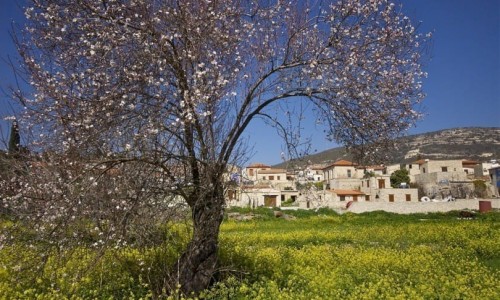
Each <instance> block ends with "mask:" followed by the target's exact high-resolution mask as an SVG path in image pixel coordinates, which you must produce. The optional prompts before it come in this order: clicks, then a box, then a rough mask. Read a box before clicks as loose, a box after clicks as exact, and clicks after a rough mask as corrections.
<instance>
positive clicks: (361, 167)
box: [356, 165, 385, 170]
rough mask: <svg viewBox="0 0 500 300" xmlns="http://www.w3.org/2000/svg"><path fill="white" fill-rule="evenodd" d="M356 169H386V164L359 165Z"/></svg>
mask: <svg viewBox="0 0 500 300" xmlns="http://www.w3.org/2000/svg"><path fill="white" fill-rule="evenodd" d="M356 169H370V170H384V169H385V166H384V165H381V166H357V167H356Z"/></svg>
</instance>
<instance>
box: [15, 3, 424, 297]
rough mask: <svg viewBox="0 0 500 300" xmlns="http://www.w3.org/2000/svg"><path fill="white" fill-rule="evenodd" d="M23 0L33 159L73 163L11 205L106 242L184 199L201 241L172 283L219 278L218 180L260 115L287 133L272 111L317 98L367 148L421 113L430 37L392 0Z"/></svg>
mask: <svg viewBox="0 0 500 300" xmlns="http://www.w3.org/2000/svg"><path fill="white" fill-rule="evenodd" d="M28 2H29V6H28V7H27V8H26V11H25V14H26V18H27V21H26V27H25V29H24V30H23V31H22V32H21V33H19V34H17V35H16V41H17V45H18V49H19V54H20V57H21V61H22V65H23V72H24V76H25V78H26V79H27V81H28V82H29V84H30V86H31V88H32V93H30V94H23V93H21V92H18V93H16V96H17V98H18V100H19V101H21V103H22V104H23V105H24V106H25V107H26V108H27V109H26V110H25V111H26V114H25V115H24V118H23V119H22V122H23V124H24V125H23V126H26V128H28V129H29V130H30V132H31V133H32V139H31V141H32V143H31V145H30V147H31V149H32V151H34V152H32V153H39V154H40V157H43V156H44V155H45V156H48V157H51V159H49V160H48V162H43V159H42V158H39V163H38V166H39V168H51V167H54V166H56V165H61V166H65V165H69V166H71V168H62V169H64V172H55V171H54V172H45V173H44V174H46V176H45V175H44V176H45V178H49V177H50V178H51V179H50V180H48V179H47V180H46V181H45V182H43V184H42V183H39V184H32V185H30V184H28V183H26V184H25V185H24V188H23V190H21V191H20V192H19V193H18V194H16V195H15V196H13V197H10V199H11V201H10V202H9V205H11V206H16V201H15V199H21V198H22V199H24V200H23V202H22V204H19V205H18V206H19V207H29V205H30V204H29V203H32V202H33V203H39V204H38V205H39V206H38V207H39V208H40V210H35V212H34V213H35V214H38V215H42V216H44V217H46V219H47V220H48V221H50V222H52V223H54V224H55V225H54V226H52V227H50V226H49V227H47V226H46V225H45V227H44V228H45V229H46V230H48V229H50V230H52V231H51V233H53V232H57V230H56V229H57V228H65V226H67V224H68V222H70V221H71V220H73V219H78V218H80V217H81V216H82V215H83V216H86V217H89V218H90V220H93V221H94V222H98V223H99V222H100V224H102V225H100V226H101V227H102V228H104V227H106V228H107V229H108V230H111V231H110V232H111V233H109V234H107V235H106V236H107V238H109V239H112V238H114V237H118V236H119V234H118V232H119V230H118V227H119V226H126V225H129V224H133V223H132V220H134V219H135V220H136V221H138V220H141V218H142V219H143V218H148V216H154V215H155V212H156V211H168V208H169V207H170V205H169V204H166V203H165V201H158V199H166V198H168V199H176V200H172V201H173V202H169V203H177V202H178V201H179V199H182V201H185V202H186V203H187V205H188V206H189V209H190V211H191V217H192V223H193V233H192V237H191V241H190V243H189V244H188V246H187V248H186V249H185V251H184V253H183V254H182V256H181V257H179V259H178V260H177V264H176V265H175V266H172V269H171V274H170V275H171V276H170V278H168V280H167V279H166V280H165V284H166V287H165V288H167V289H170V288H171V287H175V286H176V285H177V284H179V285H180V287H181V290H182V291H183V292H185V293H191V292H195V293H197V292H199V291H201V290H202V289H204V288H206V287H207V286H208V284H209V282H210V281H211V278H212V276H213V274H214V271H215V270H216V267H217V252H218V236H219V226H220V224H221V222H222V219H223V211H224V207H225V200H224V189H225V182H224V180H223V178H224V176H223V175H224V172H225V170H226V169H227V166H228V165H230V164H231V165H232V164H237V163H238V161H240V159H241V158H242V157H244V155H245V149H246V148H245V144H244V139H242V137H244V134H245V130H246V129H247V128H248V127H249V124H250V123H251V122H254V121H257V120H261V119H265V120H267V121H269V123H270V124H271V125H273V124H274V125H276V126H278V127H279V128H281V129H285V128H287V125H282V124H281V121H282V119H280V118H278V117H276V114H274V113H273V111H275V109H276V108H278V107H293V106H294V105H299V104H300V103H306V102H307V103H310V106H309V107H312V108H313V109H314V113H315V114H316V116H317V122H318V123H321V124H323V125H324V128H325V131H326V137H327V138H329V139H332V140H335V141H337V142H339V143H342V144H344V145H346V146H347V147H348V148H356V147H357V148H356V149H363V148H367V145H372V146H371V147H369V148H367V149H369V150H370V151H371V152H372V154H373V153H375V152H376V151H377V150H378V151H379V152H380V149H381V148H380V147H381V146H383V145H385V144H386V143H387V141H390V140H391V139H393V138H394V137H397V136H399V135H400V134H401V133H402V132H404V131H405V130H406V129H407V128H408V127H409V126H412V125H413V124H414V123H415V121H416V120H417V119H418V117H419V113H418V111H417V107H418V104H419V103H420V101H421V100H422V99H423V94H422V90H421V81H422V78H423V77H425V75H426V74H425V73H424V72H423V71H422V67H421V64H422V58H421V54H422V51H423V45H424V44H425V41H426V39H427V37H426V36H422V34H419V33H417V31H416V28H415V26H414V25H412V23H411V21H410V20H409V19H408V18H407V17H406V16H404V15H403V14H402V13H401V8H400V7H398V6H396V5H394V4H393V3H391V2H390V1H386V0H342V1H319V2H315V1H313V2H312V3H309V2H308V1H296V0H290V1H282V0H212V1H210V0H196V1H194V0H185V1H184V0H183V1H177V0H153V1H146V0H77V1H68V0H30V1H28ZM292 120H293V118H292ZM285 131H286V130H285ZM365 152H366V151H365ZM368 154H370V153H368ZM42 162H43V163H42ZM92 172H96V173H92ZM110 172H111V173H113V174H112V175H109V173H110ZM137 172H139V173H140V176H139V175H137V178H139V179H138V180H137V181H138V182H134V183H133V184H131V188H130V190H126V187H127V186H128V184H129V182H130V181H133V178H131V177H134V176H135V175H134V174H137ZM69 173H71V174H69ZM47 174H48V175H47ZM82 174H85V176H84V175H82ZM93 174H94V175H93ZM106 174H107V175H106ZM104 175H106V176H104ZM44 176H39V178H44ZM47 176H48V177H47ZM109 178H113V180H114V181H121V182H127V184H125V183H124V184H121V185H118V183H116V184H115V183H113V182H111V181H112V180H110V179H109ZM118 186H119V187H120V188H119V189H118V188H117V187H118ZM123 189H125V190H123ZM41 191H43V192H41ZM101 196H102V197H101ZM14 198H15V199H14ZM30 201H31V202H30ZM169 201H170V200H169ZM26 215H29V214H28V213H27V214H23V216H26ZM108 218H113V219H114V218H116V219H117V220H116V221H115V222H111V221H109V220H108ZM98 227H99V226H98ZM102 228H101V229H102ZM40 230H41V229H40ZM96 230H97V229H96Z"/></svg>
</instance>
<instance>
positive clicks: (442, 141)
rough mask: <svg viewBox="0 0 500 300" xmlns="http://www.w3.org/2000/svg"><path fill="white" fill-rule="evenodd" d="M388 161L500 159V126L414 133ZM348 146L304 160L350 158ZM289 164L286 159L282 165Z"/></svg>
mask: <svg viewBox="0 0 500 300" xmlns="http://www.w3.org/2000/svg"><path fill="white" fill-rule="evenodd" d="M396 144H397V145H398V148H397V149H396V150H394V151H393V153H392V155H391V156H390V157H391V159H390V161H387V162H386V164H393V163H402V162H411V161H415V160H418V159H469V160H477V161H481V162H483V161H489V160H492V159H500V127H485V128H480V127H468V128H453V129H445V130H440V131H435V132H428V133H423V134H417V135H411V136H407V137H403V138H400V139H398V140H397V143H396ZM349 158H350V156H349V154H348V153H346V151H345V149H344V148H333V149H330V150H326V151H323V152H321V153H317V154H314V155H309V156H307V157H305V158H304V159H302V160H301V161H302V163H299V164H304V163H306V162H307V163H309V164H311V163H312V164H322V163H328V162H333V161H336V160H338V159H349ZM278 166H279V167H285V166H286V163H283V164H280V165H278Z"/></svg>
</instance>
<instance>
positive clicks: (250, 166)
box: [247, 163, 271, 168]
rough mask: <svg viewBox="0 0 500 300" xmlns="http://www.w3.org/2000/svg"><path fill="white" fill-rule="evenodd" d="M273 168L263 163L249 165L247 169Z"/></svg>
mask: <svg viewBox="0 0 500 300" xmlns="http://www.w3.org/2000/svg"><path fill="white" fill-rule="evenodd" d="M270 167H271V166H268V165H265V164H262V163H253V164H251V165H249V166H248V167H247V168H270Z"/></svg>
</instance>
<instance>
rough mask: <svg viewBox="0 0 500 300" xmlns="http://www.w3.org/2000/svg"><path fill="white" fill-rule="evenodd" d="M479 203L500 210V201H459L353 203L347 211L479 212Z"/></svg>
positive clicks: (406, 212)
mask: <svg viewBox="0 0 500 300" xmlns="http://www.w3.org/2000/svg"><path fill="white" fill-rule="evenodd" d="M479 201H490V202H491V207H492V208H493V209H500V199H458V200H456V201H454V202H399V203H398V202H352V203H351V205H350V206H349V208H348V209H347V211H350V212H353V213H363V212H370V211H376V210H383V211H387V212H393V213H398V214H411V213H429V212H447V211H453V210H463V209H472V210H479Z"/></svg>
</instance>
